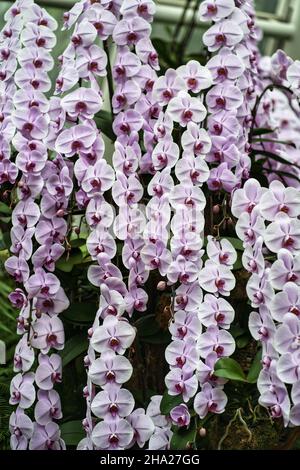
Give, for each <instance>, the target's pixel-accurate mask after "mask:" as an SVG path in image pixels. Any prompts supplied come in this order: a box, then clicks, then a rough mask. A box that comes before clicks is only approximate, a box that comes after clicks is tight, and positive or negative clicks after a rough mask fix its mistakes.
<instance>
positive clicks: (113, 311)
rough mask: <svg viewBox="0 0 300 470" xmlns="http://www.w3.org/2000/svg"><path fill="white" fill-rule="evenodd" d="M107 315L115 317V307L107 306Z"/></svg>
mask: <svg viewBox="0 0 300 470" xmlns="http://www.w3.org/2000/svg"><path fill="white" fill-rule="evenodd" d="M107 313H108V314H109V315H114V316H116V315H117V313H118V310H117V309H116V307H115V306H114V305H109V306H108V307H107Z"/></svg>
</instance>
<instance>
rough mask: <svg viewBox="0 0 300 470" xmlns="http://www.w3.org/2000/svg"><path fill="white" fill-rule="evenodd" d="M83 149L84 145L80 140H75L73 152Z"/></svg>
mask: <svg viewBox="0 0 300 470" xmlns="http://www.w3.org/2000/svg"><path fill="white" fill-rule="evenodd" d="M82 147H83V143H82V142H81V141H80V140H74V141H73V142H72V150H73V152H77V151H78V150H80V149H81V148H82Z"/></svg>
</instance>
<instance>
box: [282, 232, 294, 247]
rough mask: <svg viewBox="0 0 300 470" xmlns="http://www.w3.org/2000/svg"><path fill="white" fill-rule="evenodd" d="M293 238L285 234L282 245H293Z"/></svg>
mask: <svg viewBox="0 0 300 470" xmlns="http://www.w3.org/2000/svg"><path fill="white" fill-rule="evenodd" d="M294 242H295V240H294V239H293V238H292V237H291V236H290V235H286V236H285V237H284V239H283V242H282V246H283V247H284V248H288V247H291V246H293V245H294Z"/></svg>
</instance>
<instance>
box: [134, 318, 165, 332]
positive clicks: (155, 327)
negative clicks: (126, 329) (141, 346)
mask: <svg viewBox="0 0 300 470" xmlns="http://www.w3.org/2000/svg"><path fill="white" fill-rule="evenodd" d="M134 326H135V327H136V328H137V330H138V334H139V336H140V338H145V337H147V336H152V335H155V334H157V333H158V332H159V330H160V328H159V324H158V323H157V321H156V319H155V315H153V314H151V315H146V316H145V317H141V318H139V319H138V320H137V321H136V322H135V324H134Z"/></svg>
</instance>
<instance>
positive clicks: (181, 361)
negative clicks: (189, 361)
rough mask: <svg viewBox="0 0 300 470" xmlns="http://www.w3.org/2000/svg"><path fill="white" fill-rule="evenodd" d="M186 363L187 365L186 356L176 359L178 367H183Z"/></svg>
mask: <svg viewBox="0 0 300 470" xmlns="http://www.w3.org/2000/svg"><path fill="white" fill-rule="evenodd" d="M185 363H186V359H185V357H184V356H178V357H176V364H177V365H178V367H183V366H184V364H185Z"/></svg>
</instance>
